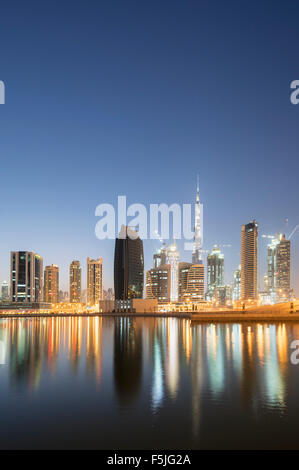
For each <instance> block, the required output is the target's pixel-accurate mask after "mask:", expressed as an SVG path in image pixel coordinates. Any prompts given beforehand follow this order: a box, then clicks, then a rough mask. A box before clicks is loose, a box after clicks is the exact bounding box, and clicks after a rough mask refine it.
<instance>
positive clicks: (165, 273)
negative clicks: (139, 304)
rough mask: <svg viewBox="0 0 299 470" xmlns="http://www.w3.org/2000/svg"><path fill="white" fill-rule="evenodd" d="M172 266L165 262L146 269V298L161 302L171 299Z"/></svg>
mask: <svg viewBox="0 0 299 470" xmlns="http://www.w3.org/2000/svg"><path fill="white" fill-rule="evenodd" d="M170 286H171V266H170V264H163V265H160V266H159V267H157V268H152V269H150V270H148V271H146V298H147V299H157V300H158V302H159V303H163V302H164V303H165V302H169V301H170Z"/></svg>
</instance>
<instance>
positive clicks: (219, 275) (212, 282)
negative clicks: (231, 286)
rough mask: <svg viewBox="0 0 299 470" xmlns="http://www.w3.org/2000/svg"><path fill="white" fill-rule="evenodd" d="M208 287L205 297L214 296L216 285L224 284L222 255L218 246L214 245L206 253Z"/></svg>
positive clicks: (209, 298) (212, 297) (211, 298)
mask: <svg viewBox="0 0 299 470" xmlns="http://www.w3.org/2000/svg"><path fill="white" fill-rule="evenodd" d="M207 262H208V289H207V299H208V300H213V299H214V298H215V289H216V287H219V286H223V285H224V255H223V254H222V253H221V250H220V248H219V246H217V245H215V246H214V248H213V250H212V252H211V253H210V254H208V259H207Z"/></svg>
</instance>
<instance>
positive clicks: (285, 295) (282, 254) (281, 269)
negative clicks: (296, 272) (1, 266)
mask: <svg viewBox="0 0 299 470" xmlns="http://www.w3.org/2000/svg"><path fill="white" fill-rule="evenodd" d="M290 253H291V242H290V240H287V239H286V237H285V235H283V234H281V233H280V234H278V235H277V237H276V238H275V239H273V240H272V242H271V244H270V245H268V289H269V291H270V293H271V294H272V300H273V301H274V302H283V301H288V300H289V299H290Z"/></svg>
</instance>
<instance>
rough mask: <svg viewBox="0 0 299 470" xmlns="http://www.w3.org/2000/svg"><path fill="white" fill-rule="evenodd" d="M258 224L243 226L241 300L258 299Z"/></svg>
mask: <svg viewBox="0 0 299 470" xmlns="http://www.w3.org/2000/svg"><path fill="white" fill-rule="evenodd" d="M257 239H258V226H257V222H256V221H255V220H254V221H253V222H249V223H248V224H247V225H242V232H241V299H242V300H249V299H256V298H257V286H258V279H257Z"/></svg>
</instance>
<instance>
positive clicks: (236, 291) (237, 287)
mask: <svg viewBox="0 0 299 470" xmlns="http://www.w3.org/2000/svg"><path fill="white" fill-rule="evenodd" d="M240 299H241V265H239V267H238V269H236V270H235V271H234V284H233V300H234V301H237V300H240Z"/></svg>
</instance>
